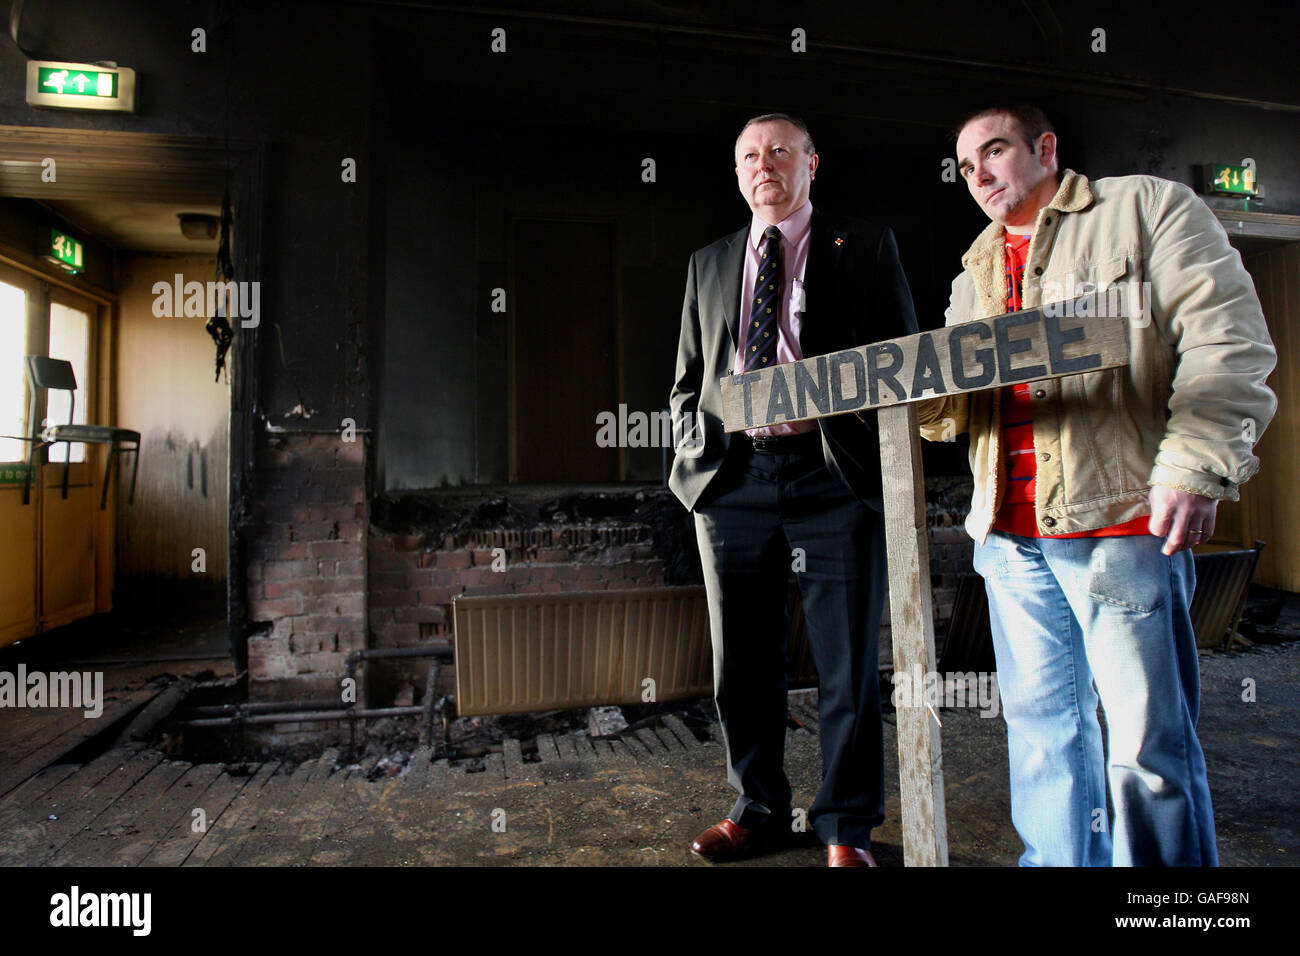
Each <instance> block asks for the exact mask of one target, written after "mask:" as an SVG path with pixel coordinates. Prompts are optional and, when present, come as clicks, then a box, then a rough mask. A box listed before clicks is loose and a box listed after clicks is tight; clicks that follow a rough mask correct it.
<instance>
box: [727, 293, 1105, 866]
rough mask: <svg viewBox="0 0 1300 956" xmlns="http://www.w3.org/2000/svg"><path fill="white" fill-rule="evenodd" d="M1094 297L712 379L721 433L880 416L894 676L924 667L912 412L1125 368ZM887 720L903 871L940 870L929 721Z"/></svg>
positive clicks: (924, 541) (926, 620)
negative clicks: (894, 723) (894, 739)
mask: <svg viewBox="0 0 1300 956" xmlns="http://www.w3.org/2000/svg"><path fill="white" fill-rule="evenodd" d="M1096 297H1097V293H1092V294H1090V295H1087V296H1081V297H1080V298H1078V299H1075V300H1072V301H1070V302H1064V303H1053V304H1050V305H1044V306H1042V307H1040V308H1037V309H1027V310H1025V311H1022V312H1013V313H1009V314H1007V315H999V316H997V317H995V318H990V319H980V320H977V321H972V322H965V323H962V324H960V325H953V326H949V327H947V328H944V329H938V330H935V331H933V332H922V333H921V334H920V335H909V336H906V337H905V338H901V339H891V340H890V341H887V342H877V343H874V344H872V345H866V346H863V347H861V348H857V349H849V350H846V351H843V352H832V353H831V354H829V355H818V356H815V357H813V358H808V359H804V360H803V361H800V362H789V363H785V364H781V365H776V366H773V367H772V368H767V369H763V370H761V371H756V372H744V373H742V374H740V375H735V376H728V377H726V378H724V379H722V380H721V383H720V384H721V386H722V393H723V403H724V412H723V426H724V427H725V428H726V430H727V431H729V432H734V431H741V430H743V429H746V428H756V427H760V426H763V425H774V424H778V423H784V422H793V421H802V420H805V419H812V418H823V417H825V416H827V415H840V414H846V413H849V412H860V411H865V410H867V409H872V408H875V409H879V412H878V415H877V419H878V422H879V432H880V467H881V478H882V485H883V497H884V502H885V550H886V555H887V560H888V565H889V606H890V625H891V634H892V637H893V644H894V673H895V674H912V673H918V672H919V673H921V674H929V673H930V672H931V671H932V669H933V666H934V663H935V656H934V618H933V613H932V608H931V601H930V535H929V530H928V528H927V526H926V520H925V476H924V474H923V473H922V469H921V444H920V435H919V433H918V431H917V416H916V408H915V406H914V404H913V403H914V402H917V401H920V400H923V399H927V398H935V397H938V396H943V395H953V394H957V393H960V392H973V391H979V390H981V389H991V388H1000V387H1002V386H1005V385H1010V384H1013V383H1015V382H1026V381H1041V380H1044V379H1051V378H1061V377H1063V376H1066V375H1077V374H1080V373H1083V372H1090V371H1097V370H1100V369H1106V368H1115V367H1117V366H1122V365H1127V364H1128V361H1129V350H1128V319H1127V318H1125V317H1124V316H1114V315H1109V316H1105V317H1100V316H1099V310H1098V308H1097V301H1096ZM1100 311H1101V312H1105V309H1101V310H1100ZM1113 311H1114V310H1112V312H1113ZM1081 316H1087V318H1081ZM897 714H898V772H899V786H900V790H901V795H902V807H903V860H904V863H905V864H906V865H907V866H947V865H948V832H947V831H948V828H947V819H946V815H945V811H944V797H943V755H942V750H941V747H940V739H939V727H938V720H937V715H932V714H931V711H930V709H929V708H928V707H917V706H914V705H909V704H905V705H903V706H900V707H898V709H897Z"/></svg>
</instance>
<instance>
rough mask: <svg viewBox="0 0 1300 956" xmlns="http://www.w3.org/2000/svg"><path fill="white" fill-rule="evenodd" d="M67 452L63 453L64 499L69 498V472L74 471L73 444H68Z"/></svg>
mask: <svg viewBox="0 0 1300 956" xmlns="http://www.w3.org/2000/svg"><path fill="white" fill-rule="evenodd" d="M66 447H67V449H68V450H67V451H65V452H64V453H63V498H64V500H65V501H66V500H67V497H68V472H69V471H71V470H72V442H67V443H66Z"/></svg>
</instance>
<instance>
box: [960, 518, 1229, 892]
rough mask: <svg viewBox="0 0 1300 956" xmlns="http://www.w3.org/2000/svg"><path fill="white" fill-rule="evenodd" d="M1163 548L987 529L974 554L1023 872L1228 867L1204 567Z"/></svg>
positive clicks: (1130, 539) (1133, 540)
mask: <svg viewBox="0 0 1300 956" xmlns="http://www.w3.org/2000/svg"><path fill="white" fill-rule="evenodd" d="M1163 544H1164V540H1163V539H1161V538H1157V537H1154V536H1152V535H1128V536H1123V537H1113V538H1066V539H1053V538H1023V537H1020V536H1018V535H1011V534H1004V533H1002V532H1000V531H990V532H989V536H988V538H987V539H986V541H985V543H984V544H982V545H981V544H978V543H977V544H976V546H975V570H977V571H978V572H979V573H980V574H981V575H983V576H984V581H985V587H986V589H987V591H988V596H989V614H990V621H991V624H992V630H993V645H994V650H995V652H996V654H997V663H998V687H999V689H1000V691H1001V693H1002V712H1003V715H1004V717H1005V718H1006V722H1007V744H1008V756H1009V759H1010V763H1011V819H1012V822H1013V823H1014V824H1015V826H1016V830H1017V831H1018V832H1019V833H1020V837H1021V839H1022V840H1023V841H1024V843H1025V852H1024V854H1023V855H1022V856H1021V858H1020V864H1021V866H1110V865H1112V864H1113V865H1115V866H1217V865H1218V851H1217V849H1216V845H1215V835H1214V815H1213V810H1212V809H1211V806H1210V787H1209V782H1208V781H1207V779H1206V773H1205V756H1204V754H1203V753H1202V752H1201V745H1200V742H1199V741H1198V740H1197V739H1196V718H1197V713H1198V710H1199V707H1200V670H1199V666H1198V663H1197V658H1196V638H1195V635H1194V634H1193V632H1192V624H1191V619H1190V618H1189V617H1188V613H1187V612H1188V605H1189V604H1190V603H1191V599H1192V590H1193V588H1194V587H1195V576H1194V572H1193V565H1192V556H1191V553H1190V552H1187V551H1180V552H1178V553H1177V554H1175V555H1173V556H1165V555H1163V554H1161V553H1160V548H1161V546H1162V545H1163ZM1099 697H1100V700H1101V704H1102V708H1103V710H1104V712H1105V718H1106V744H1107V756H1108V758H1109V760H1108V763H1107V762H1106V761H1104V760H1103V755H1102V738H1101V726H1100V724H1099V722H1098V719H1097V701H1098V699H1099ZM1107 771H1109V786H1110V799H1111V804H1112V807H1113V810H1114V824H1113V829H1114V832H1113V835H1112V833H1111V832H1110V831H1111V824H1110V823H1109V821H1108V820H1107V813H1106V785H1107Z"/></svg>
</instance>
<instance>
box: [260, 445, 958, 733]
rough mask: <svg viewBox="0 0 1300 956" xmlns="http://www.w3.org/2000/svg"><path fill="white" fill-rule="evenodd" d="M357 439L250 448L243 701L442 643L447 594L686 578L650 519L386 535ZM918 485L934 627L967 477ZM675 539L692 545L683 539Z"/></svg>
mask: <svg viewBox="0 0 1300 956" xmlns="http://www.w3.org/2000/svg"><path fill="white" fill-rule="evenodd" d="M365 447H366V446H365V444H364V441H363V440H362V441H357V442H353V443H349V442H343V441H342V440H341V438H340V437H339V436H333V435H326V436H317V435H313V436H285V437H275V438H272V439H269V440H268V441H267V443H266V445H265V446H264V447H263V448H262V449H261V450H260V452H259V454H258V458H257V479H258V485H257V491H256V494H255V501H256V509H257V511H256V514H255V516H254V520H253V521H251V522H250V524H249V527H250V529H251V531H250V537H249V547H248V554H249V566H248V575H247V582H248V584H247V586H248V598H249V621H250V626H251V628H252V632H253V633H252V636H251V637H250V639H249V674H250V679H251V681H252V682H253V687H254V693H255V696H259V697H262V698H267V697H280V698H285V699H303V698H305V697H309V696H334V695H336V694H337V692H338V687H339V680H340V678H341V677H342V676H344V673H345V667H346V657H347V654H348V653H349V652H350V651H352V650H356V649H360V648H363V647H411V646H430V645H432V646H435V647H437V646H442V647H445V648H450V646H451V602H452V599H453V598H454V597H455V596H456V595H459V594H464V595H495V594H536V593H545V592H559V591H577V590H588V591H589V590H607V589H616V588H641V587H658V586H663V585H665V584H668V583H689V582H685V581H682V580H680V579H677V580H673V579H672V575H671V574H669V575H666V574H665V570H666V569H665V563H664V560H663V559H661V558H660V557H657V556H656V552H655V549H654V547H653V546H652V543H651V542H652V535H653V533H654V532H653V529H652V527H651V526H650V525H649V524H647V523H643V522H641V521H638V520H636V519H635V518H633V519H631V520H628V519H627V518H624V519H622V520H617V519H616V520H614V521H610V522H607V523H600V524H597V523H594V522H592V521H591V520H590V519H588V521H587V522H586V523H583V524H539V525H535V526H532V527H524V528H501V527H478V528H475V529H471V530H465V531H458V532H455V533H452V534H442V533H439V534H437V535H432V534H405V533H394V532H390V531H386V530H384V529H383V528H381V527H379V526H377V525H374V524H372V523H371V520H370V514H369V509H368V505H367V501H366V495H365ZM927 484H928V485H929V486H930V487H928V488H927V491H928V494H927V498H928V501H929V509H928V510H929V512H930V513H929V523H930V535H931V554H930V570H931V586H932V589H933V590H932V594H933V599H934V608H935V620H936V624H937V625H940V626H942V625H943V624H945V623H946V622H947V620H948V617H949V615H950V614H951V613H952V604H953V599H954V597H955V594H956V587H957V580H958V577H959V575H960V574H962V573H964V572H968V571H970V569H971V568H970V560H971V554H972V550H973V543H972V542H971V540H970V539H969V537H967V535H966V532H965V530H964V528H963V527H962V525H961V522H962V519H963V518H964V516H965V512H966V510H967V509H968V507H969V484H970V480H969V478H967V479H965V480H964V481H961V480H953V479H939V480H938V481H937V482H928V483H927ZM482 524H488V522H487V521H483V522H482ZM687 546H693V542H691V541H685V542H682V547H687ZM661 550H662V549H661ZM697 573H698V572H697ZM428 663H429V662H428V661H427V660H426V659H408V660H401V661H383V662H372V664H371V665H370V667H369V668H368V669H367V668H364V667H363V668H362V669H361V671H360V674H359V676H360V677H361V678H362V686H361V687H360V688H359V690H360V695H359V702H360V703H364V704H368V705H372V706H387V705H390V704H392V703H393V702H394V699H395V698H397V697H398V696H399V695H401V694H404V693H406V692H407V688H405V687H404V686H403V684H406V683H409V684H410V685H411V690H412V691H413V692H414V699H415V700H416V701H417V702H418V701H419V700H420V699H421V698H422V696H423V694H424V689H425V683H426V675H427V670H428ZM454 681H455V674H454V670H453V669H452V668H451V667H442V668H441V669H440V672H439V680H438V684H437V687H436V688H435V693H437V694H439V695H442V694H448V693H451V692H452V691H453V690H454V686H455V683H454ZM285 729H286V728H277V730H280V731H282V732H283V731H284V730H285ZM292 730H301V731H303V732H309V727H308V726H307V725H304V726H303V727H301V728H293V729H292Z"/></svg>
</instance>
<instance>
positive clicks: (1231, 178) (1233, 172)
mask: <svg viewBox="0 0 1300 956" xmlns="http://www.w3.org/2000/svg"><path fill="white" fill-rule="evenodd" d="M1207 172H1208V173H1209V175H1208V176H1206V180H1207V182H1206V186H1207V188H1208V189H1209V191H1210V192H1214V193H1223V194H1225V195H1229V196H1258V195H1259V181H1258V179H1256V171H1255V167H1254V166H1227V165H1221V164H1219V163H1215V164H1213V165H1212V166H1210V167H1209V169H1208V170H1207Z"/></svg>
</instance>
